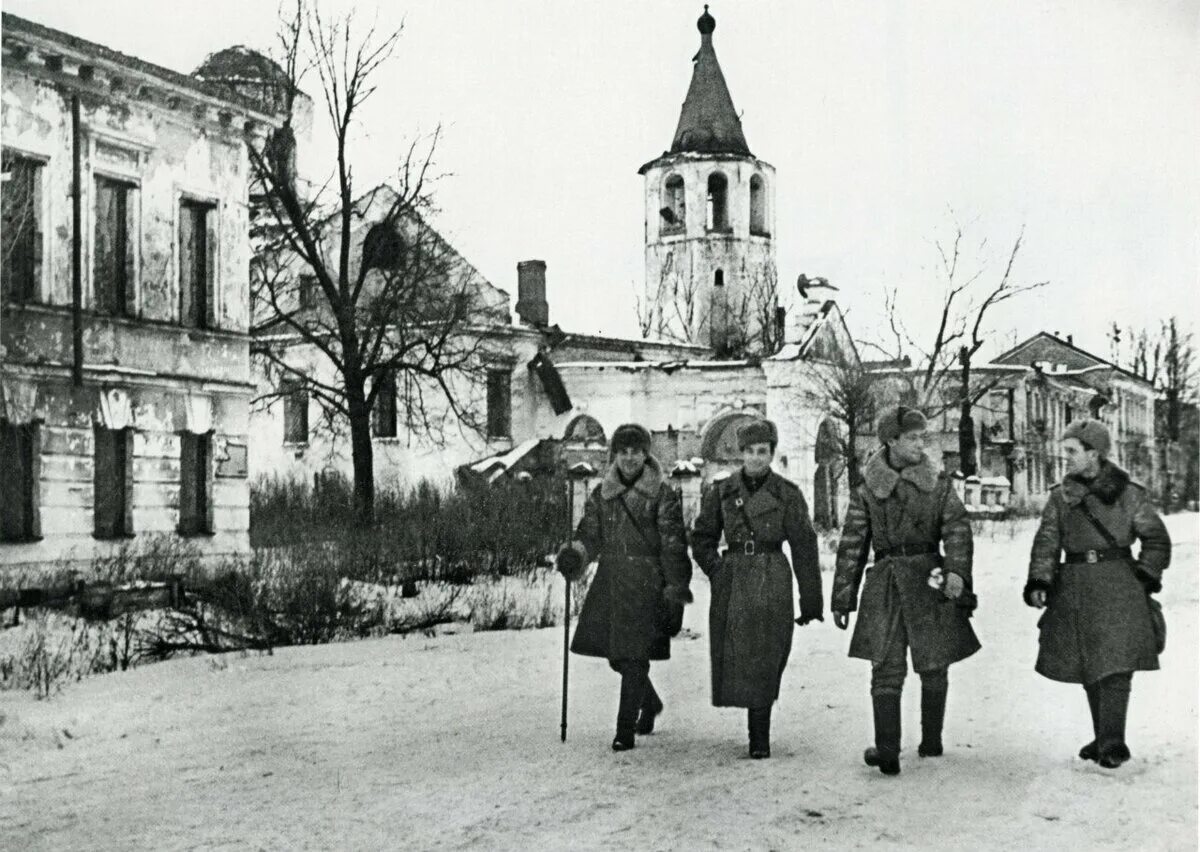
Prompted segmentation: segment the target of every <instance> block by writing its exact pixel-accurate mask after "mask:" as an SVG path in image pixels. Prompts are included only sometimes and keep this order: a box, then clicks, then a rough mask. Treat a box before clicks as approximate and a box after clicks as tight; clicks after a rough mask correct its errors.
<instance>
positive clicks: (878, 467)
mask: <svg viewBox="0 0 1200 852" xmlns="http://www.w3.org/2000/svg"><path fill="white" fill-rule="evenodd" d="M937 478H938V472H937V470H935V469H934V467H933V462H932V461H930V460H929V456H926V457H925V460H924V461H922V462H920V463H919V464H914V465H909V466H908V467H906V468H904V470H896V469H895V468H893V467H892V466H891V465H890V464H888V461H887V447H880V448H879V449H878V450H876V451H875V453H874V454H873V455H872V456H871V457H870V458H869V459H867V464H866V466H865V468H864V469H863V483H864V484H865V485H866V486H867V489H868V490H870V492H871V493H872V494H874V495H875V496H876V497H877V498H879V499H880V500H886V499H887V498H888V497H889V496H891V493H892V492H893V491H895V490H896V485H897V484H898V483H899V482H900V480H901V479H904V480H907V481H908V482H911V483H912V484H913V485H915V486H916V487H917V488H919V489H920V490H921V491H925V492H927V493H928V492H932V491H933V489H934V487H935V486H936V485H937Z"/></svg>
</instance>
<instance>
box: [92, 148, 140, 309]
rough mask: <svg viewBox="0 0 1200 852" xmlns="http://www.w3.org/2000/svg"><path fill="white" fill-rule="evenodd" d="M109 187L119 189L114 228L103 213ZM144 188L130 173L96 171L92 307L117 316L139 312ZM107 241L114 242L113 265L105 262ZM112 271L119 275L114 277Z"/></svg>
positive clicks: (94, 181) (94, 177) (94, 182)
mask: <svg viewBox="0 0 1200 852" xmlns="http://www.w3.org/2000/svg"><path fill="white" fill-rule="evenodd" d="M106 189H111V190H113V191H114V192H116V191H118V190H119V194H117V195H116V196H115V197H116V198H117V199H118V201H117V210H116V211H115V218H114V220H113V222H112V227H111V232H110V231H109V230H108V229H106V228H105V218H106V217H105V216H103V215H102V214H101V204H102V203H103V200H104V192H105V190H106ZM140 191H141V187H140V186H139V184H138V182H137V181H136V180H133V179H131V178H129V177H125V176H120V175H113V174H109V173H108V172H103V171H93V172H92V205H91V206H92V246H91V276H92V308H93V310H94V311H95V312H96V313H99V314H106V315H109V316H116V317H134V316H136V315H137V278H138V233H139V226H138V210H139V205H140ZM106 243H112V250H111V259H109V261H108V267H109V268H106V267H105V265H104V264H102V263H101V251H102V247H103V245H104V244H106ZM118 258H119V260H118ZM109 272H113V273H115V276H114V277H111V278H110V277H109V275H108V274H107V273H109Z"/></svg>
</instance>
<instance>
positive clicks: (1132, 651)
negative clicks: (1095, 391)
mask: <svg viewBox="0 0 1200 852" xmlns="http://www.w3.org/2000/svg"><path fill="white" fill-rule="evenodd" d="M1110 445H1111V438H1110V437H1109V434H1108V429H1107V428H1105V426H1104V424H1103V423H1100V422H1098V421H1096V420H1077V421H1075V422H1074V423H1072V424H1070V425H1069V426H1068V427H1067V428H1066V429H1065V430H1064V431H1063V440H1062V454H1063V456H1064V458H1065V459H1066V464H1067V475H1066V477H1065V478H1064V479H1063V481H1062V482H1061V483H1060V484H1059V485H1056V486H1054V488H1053V489H1051V491H1050V498H1049V499H1048V500H1047V501H1046V507H1045V510H1044V511H1043V512H1042V521H1041V524H1040V525H1039V526H1038V531H1037V534H1036V535H1035V536H1034V539H1033V550H1032V553H1031V554H1030V560H1029V580H1028V582H1027V583H1026V584H1025V602H1026V603H1027V604H1029V605H1030V606H1034V607H1037V608H1039V609H1041V608H1043V607H1045V608H1046V612H1045V614H1044V615H1043V616H1042V617H1041V619H1040V620H1039V621H1038V627H1039V631H1040V642H1039V648H1038V657H1037V666H1036V670H1037V671H1038V673H1039V674H1042V675H1044V676H1045V677H1048V678H1050V679H1051V680H1057V681H1062V682H1064V683H1081V684H1083V688H1084V690H1085V692H1086V693H1087V700H1088V707H1089V708H1090V710H1091V713H1092V734H1093V738H1092V741H1091V742H1089V743H1088V744H1087V745H1085V746H1084V747H1083V748H1082V749H1081V750H1080V752H1079V756H1080V757H1081V758H1083V759H1084V760H1093V761H1096V762H1098V763H1099V764H1100V765H1101V766H1104V767H1106V768H1109V769H1115V768H1116V767H1118V766H1120V765H1121V764H1122V763H1124V762H1125V761H1127V760H1128V759H1129V747H1128V746H1127V745H1126V743H1125V713H1126V710H1127V708H1128V705H1129V692H1130V686H1131V683H1132V679H1133V672H1134V671H1150V670H1153V669H1157V668H1158V652H1159V651H1160V650H1161V649H1160V647H1159V639H1158V637H1157V636H1156V630H1155V625H1154V620H1153V618H1152V614H1153V612H1154V610H1153V609H1152V608H1153V607H1154V606H1155V602H1153V600H1152V599H1151V598H1150V597H1149V596H1150V594H1152V593H1154V592H1157V591H1159V590H1160V589H1161V588H1162V573H1163V571H1164V570H1165V569H1166V568H1167V566H1168V564H1170V561H1171V539H1170V536H1169V535H1168V534H1167V530H1166V527H1165V526H1163V522H1162V520H1161V519H1160V518H1159V516H1158V513H1157V512H1155V510H1154V507H1153V506H1152V505H1151V503H1150V498H1149V496H1148V495H1147V494H1146V491H1145V489H1144V488H1142V486H1140V485H1138V484H1137V483H1135V482H1132V481H1131V480H1130V478H1129V475H1128V474H1127V473H1125V471H1123V470H1121V469H1120V468H1119V467H1117V466H1116V465H1115V464H1113V463H1112V462H1111V461H1109V460H1108V452H1109V447H1110ZM1135 540H1136V541H1140V542H1141V548H1140V549H1139V552H1138V555H1137V557H1136V558H1135V557H1134V556H1133V553H1132V550H1131V545H1132V544H1133V543H1134V541H1135Z"/></svg>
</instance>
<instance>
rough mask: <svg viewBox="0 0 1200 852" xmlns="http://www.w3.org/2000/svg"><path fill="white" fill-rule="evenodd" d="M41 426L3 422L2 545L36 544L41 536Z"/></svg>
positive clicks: (0, 449)
mask: <svg viewBox="0 0 1200 852" xmlns="http://www.w3.org/2000/svg"><path fill="white" fill-rule="evenodd" d="M40 438H41V434H40V430H39V427H38V424H36V423H29V424H24V425H17V424H16V423H12V422H10V421H8V420H0V541H9V542H16V541H32V540H33V539H36V538H38V537H39V536H40V535H41V526H40V524H39V516H38V502H39V500H38V498H39V493H38V490H39V489H38V482H39V480H40V479H41V471H40V465H41V447H40Z"/></svg>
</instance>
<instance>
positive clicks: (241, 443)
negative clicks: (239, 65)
mask: <svg viewBox="0 0 1200 852" xmlns="http://www.w3.org/2000/svg"><path fill="white" fill-rule="evenodd" d="M3 62H4V80H3V91H4V101H3V113H2V121H3V126H2V142H3V168H4V183H3V196H2V197H3V271H2V273H0V291H2V294H0V295H2V297H0V358H2V367H0V369H2V372H0V568H8V567H11V566H15V565H22V564H30V563H41V564H45V563H51V562H58V561H60V560H66V561H74V562H80V563H82V562H86V561H88V560H90V559H93V558H95V557H103V556H108V555H111V554H113V553H115V552H117V551H118V550H119V549H120V548H122V547H124V546H126V545H127V544H129V543H131V542H132V543H138V544H144V543H146V542H145V539H146V538H147V537H152V536H160V535H161V536H168V537H171V538H175V537H186V538H187V539H188V540H189V541H190V542H192V543H193V544H194V545H195V546H196V548H198V549H199V551H200V552H201V553H202V554H204V555H206V556H209V557H213V556H217V555H219V554H225V553H231V552H237V551H241V550H244V549H245V548H247V547H248V536H247V531H248V528H249V508H248V507H249V490H248V481H247V468H248V463H247V443H248V433H249V403H250V398H251V390H252V388H251V377H250V358H249V356H250V341H249V334H248V331H249V309H250V306H249V291H248V286H247V268H248V264H249V261H250V247H249V239H248V213H247V209H248V197H249V185H248V179H249V178H248V176H249V167H248V161H247V152H246V141H245V139H246V135H247V134H250V135H255V134H260V133H263V132H265V131H266V130H267V129H268V128H270V127H271V126H275V125H276V124H277V122H278V119H277V117H276V116H275V115H274V114H273V113H272V112H271V111H270V110H268V109H266V108H264V107H263V106H262V105H261V104H257V103H254V102H251V101H248V100H246V99H243V98H239V97H236V96H234V95H231V94H230V93H229V92H227V91H223V90H221V89H220V88H218V87H217V86H215V85H213V84H211V83H207V82H204V81H202V80H199V79H197V78H195V77H191V76H188V75H185V74H180V73H177V72H175V71H171V70H169V69H167V68H162V67H159V66H156V65H153V64H151V63H149V62H145V61H142V60H140V59H137V58H134V57H130V56H125V55H123V54H121V53H118V52H116V51H114V50H111V49H109V48H106V47H104V46H102V45H99V44H94V43H92V42H88V41H85V40H83V39H80V38H76V37H74V36H71V35H69V34H67V33H63V32H59V31H56V30H53V29H50V28H48V27H44V26H41V25H38V24H36V23H33V22H31V21H28V20H24V19H22V18H19V17H16V16H14V15H8V14H5V15H4V17H3Z"/></svg>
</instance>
